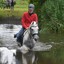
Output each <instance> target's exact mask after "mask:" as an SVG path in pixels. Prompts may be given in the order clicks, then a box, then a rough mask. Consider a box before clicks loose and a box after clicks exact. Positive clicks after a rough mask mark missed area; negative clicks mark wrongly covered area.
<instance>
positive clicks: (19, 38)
mask: <svg viewBox="0 0 64 64" xmlns="http://www.w3.org/2000/svg"><path fill="white" fill-rule="evenodd" d="M23 33H24V28H21V30H20V31H19V32H18V33H17V42H19V43H20V44H21V45H22V42H23Z"/></svg>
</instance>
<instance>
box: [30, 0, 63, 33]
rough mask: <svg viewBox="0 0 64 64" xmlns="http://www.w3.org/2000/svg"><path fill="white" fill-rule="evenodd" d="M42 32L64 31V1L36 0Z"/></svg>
mask: <svg viewBox="0 0 64 64" xmlns="http://www.w3.org/2000/svg"><path fill="white" fill-rule="evenodd" d="M31 2H32V3H34V4H35V5H36V13H37V14H38V17H39V27H40V28H41V31H43V30H44V29H47V31H48V30H49V31H53V32H61V31H63V30H64V0H34V1H32V0H31V1H30V3H31Z"/></svg>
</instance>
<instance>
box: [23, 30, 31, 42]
mask: <svg viewBox="0 0 64 64" xmlns="http://www.w3.org/2000/svg"><path fill="white" fill-rule="evenodd" d="M29 39H30V30H26V31H25V32H24V37H23V43H24V42H26V41H27V40H29Z"/></svg>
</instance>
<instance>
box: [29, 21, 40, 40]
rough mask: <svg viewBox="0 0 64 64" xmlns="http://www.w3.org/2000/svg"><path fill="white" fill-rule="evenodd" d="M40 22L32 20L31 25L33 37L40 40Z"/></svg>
mask: <svg viewBox="0 0 64 64" xmlns="http://www.w3.org/2000/svg"><path fill="white" fill-rule="evenodd" d="M38 29H39V28H38V23H37V22H35V21H34V22H32V23H31V25H30V33H31V34H32V36H33V38H34V39H35V40H38V38H39V37H38Z"/></svg>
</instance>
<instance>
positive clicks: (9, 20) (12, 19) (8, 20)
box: [0, 16, 21, 25]
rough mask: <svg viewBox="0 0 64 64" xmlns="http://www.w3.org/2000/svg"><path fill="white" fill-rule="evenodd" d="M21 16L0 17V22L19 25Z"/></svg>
mask: <svg viewBox="0 0 64 64" xmlns="http://www.w3.org/2000/svg"><path fill="white" fill-rule="evenodd" d="M20 20H21V18H17V17H14V16H12V17H6V18H2V17H0V24H16V25H19V24H21V22H20Z"/></svg>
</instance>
